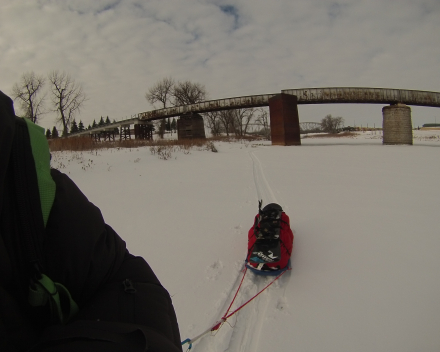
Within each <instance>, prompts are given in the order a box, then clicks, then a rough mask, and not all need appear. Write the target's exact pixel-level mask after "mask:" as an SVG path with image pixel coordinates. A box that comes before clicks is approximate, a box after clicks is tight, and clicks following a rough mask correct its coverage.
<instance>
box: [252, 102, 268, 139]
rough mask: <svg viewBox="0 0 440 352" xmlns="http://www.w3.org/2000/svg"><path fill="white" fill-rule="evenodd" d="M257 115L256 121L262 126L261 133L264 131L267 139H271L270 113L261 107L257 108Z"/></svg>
mask: <svg viewBox="0 0 440 352" xmlns="http://www.w3.org/2000/svg"><path fill="white" fill-rule="evenodd" d="M257 110H258V112H257V114H258V115H257V117H256V119H255V122H256V123H257V125H259V126H261V130H260V133H262V134H263V135H264V136H265V137H266V138H267V139H269V140H270V120H269V116H268V115H269V114H268V112H267V110H266V109H263V108H259V109H257Z"/></svg>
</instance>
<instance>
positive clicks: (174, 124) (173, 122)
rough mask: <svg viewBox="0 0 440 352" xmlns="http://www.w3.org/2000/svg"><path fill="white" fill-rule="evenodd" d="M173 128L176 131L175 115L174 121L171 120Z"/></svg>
mask: <svg viewBox="0 0 440 352" xmlns="http://www.w3.org/2000/svg"><path fill="white" fill-rule="evenodd" d="M171 129H173V130H174V131H177V122H176V119H175V118H174V117H173V121H172V122H171Z"/></svg>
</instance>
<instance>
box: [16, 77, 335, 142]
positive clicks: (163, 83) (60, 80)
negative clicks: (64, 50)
mask: <svg viewBox="0 0 440 352" xmlns="http://www.w3.org/2000/svg"><path fill="white" fill-rule="evenodd" d="M47 81H48V84H49V90H46V91H45V90H44V87H45V85H46V82H47ZM47 95H49V97H50V101H49V103H48V102H47ZM12 96H13V98H14V100H17V101H18V102H19V107H20V109H21V113H22V116H24V117H27V118H29V119H30V120H31V121H33V122H34V123H37V122H38V121H39V119H40V118H41V116H42V115H43V114H45V113H47V112H56V113H57V117H56V122H57V123H59V124H61V126H62V135H63V136H67V134H68V133H69V132H70V133H75V132H81V131H84V130H85V127H84V125H83V123H82V121H80V122H79V124H77V123H76V122H75V116H76V115H77V114H78V113H80V111H81V109H82V107H83V105H84V103H85V102H86V101H87V100H88V99H87V96H86V94H85V92H84V89H83V87H82V85H81V84H79V83H77V82H75V80H74V79H73V78H72V77H71V76H70V75H69V74H67V73H66V72H62V71H58V70H55V71H51V72H50V73H49V74H48V75H47V77H46V76H43V75H37V74H35V73H34V72H27V73H24V74H23V75H22V76H21V78H20V81H19V82H18V83H16V84H14V86H13V88H12ZM145 98H146V100H147V101H148V102H149V103H150V104H151V105H152V106H153V107H154V108H156V109H157V108H168V107H172V106H181V105H189V104H196V103H199V102H202V101H206V100H207V99H208V93H207V90H206V88H205V86H204V85H203V84H200V83H197V82H191V81H188V80H187V81H176V80H174V79H173V78H172V77H166V78H163V79H162V80H160V81H158V82H157V83H155V84H154V85H153V86H152V87H151V88H149V89H148V91H147V92H146V93H145ZM202 115H203V117H204V119H205V123H206V125H207V127H208V128H209V129H210V130H211V133H212V135H213V136H218V135H220V134H223V133H224V134H226V135H227V136H230V135H231V134H233V135H235V136H238V137H242V136H244V135H246V134H248V133H249V132H250V127H251V126H255V125H257V126H258V128H259V131H258V133H260V134H263V135H264V136H266V137H267V138H270V122H269V117H268V111H267V109H264V108H242V109H234V110H223V111H213V112H208V113H205V114H202ZM343 121H344V120H343V118H342V117H332V116H331V115H327V116H326V117H325V118H324V119H322V120H321V126H322V130H324V131H327V132H335V131H337V130H338V129H340V127H341V126H342V125H343ZM114 122H115V121H114ZM109 123H110V120H109V118H108V116H107V120H105V121H104V119H103V117H102V116H101V120H100V121H99V123H96V121H95V120H94V121H93V124H92V125H91V126H90V125H89V126H88V128H94V127H98V126H102V125H105V124H109ZM176 125H177V124H176V120H175V119H174V118H173V120H172V121H171V120H170V119H169V118H168V119H167V120H164V119H162V120H161V121H159V122H157V123H156V127H157V130H158V134H159V135H160V136H161V137H162V138H163V135H164V133H165V131H170V132H172V131H176V129H177V126H176ZM46 135H47V136H48V138H56V137H58V135H59V133H58V130H57V129H56V127H55V126H54V127H53V129H52V131H50V130H48V131H47V132H46Z"/></svg>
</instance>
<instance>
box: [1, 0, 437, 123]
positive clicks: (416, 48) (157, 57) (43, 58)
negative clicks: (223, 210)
mask: <svg viewBox="0 0 440 352" xmlns="http://www.w3.org/2000/svg"><path fill="white" fill-rule="evenodd" d="M438 33H440V2H439V1H438V0H417V1H411V0H368V1H359V0H356V1H355V0H347V1H324V0H298V1H293V0H277V1H272V2H269V1H267V0H252V1H249V0H247V1H244V0H230V1H223V0H149V1H140V0H94V1H87V0H77V1H71V0H23V1H14V0H0V90H2V91H3V92H5V93H6V94H8V95H10V94H11V92H12V87H13V85H14V84H15V83H17V82H19V81H20V78H21V76H22V75H23V74H24V73H26V72H30V71H32V72H35V73H36V74H39V75H45V76H47V74H48V73H49V72H51V71H53V70H59V71H64V72H66V73H68V74H69V75H71V77H72V78H73V79H74V80H75V81H76V82H77V83H79V84H81V85H82V86H83V88H84V91H85V93H86V94H87V96H88V100H87V102H86V103H85V105H84V107H83V109H82V110H81V114H80V115H78V116H77V117H76V119H77V121H78V120H82V121H83V122H84V124H85V125H86V126H87V125H88V124H90V123H92V121H93V120H94V119H95V120H96V121H98V120H99V119H100V117H101V116H104V117H106V116H109V118H110V119H111V120H112V121H113V120H114V119H115V120H120V119H124V118H127V117H130V116H132V115H134V114H137V113H140V112H145V111H150V110H153V109H154V107H153V106H151V105H150V104H149V103H148V102H147V100H146V99H145V93H146V92H147V91H148V89H149V88H150V87H152V86H153V85H154V84H155V83H157V82H158V81H160V80H161V79H163V78H165V77H172V78H174V79H175V80H177V81H179V80H180V81H184V80H190V81H193V82H198V83H201V84H203V85H205V87H206V89H207V92H208V95H209V98H210V99H221V98H229V97H237V96H246V95H258V94H273V93H280V92H281V90H283V89H292V88H312V87H344V86H345V87H351V86H352V87H378V88H398V89H415V90H426V91H435V92H438V91H440V83H439V82H440V69H439V67H440V36H439V35H438ZM47 88H48V84H46V89H47ZM49 100H50V99H49V95H48V96H47V103H49ZM49 107H50V106H49V104H47V108H48V109H49ZM382 107H383V106H382V105H353V104H350V105H347V104H346V105H344V104H332V105H329V104H327V105H313V106H299V108H298V109H299V114H300V121H303V122H304V121H314V122H319V121H320V120H321V119H322V118H323V117H324V116H325V115H327V114H332V115H333V116H342V117H343V118H344V119H345V125H351V126H352V125H356V126H360V125H363V126H366V125H367V124H369V125H370V126H372V125H373V124H374V125H375V126H381V124H382V112H381V109H382ZM17 110H18V109H17ZM17 112H19V111H17ZM412 117H413V124H414V125H415V126H417V125H422V124H423V123H433V122H435V121H436V122H440V109H438V108H429V107H413V108H412ZM55 118H56V115H55V114H54V113H47V114H46V115H45V116H44V118H43V119H42V120H41V122H40V123H41V125H42V126H43V127H46V128H51V127H52V126H53V125H54V124H55Z"/></svg>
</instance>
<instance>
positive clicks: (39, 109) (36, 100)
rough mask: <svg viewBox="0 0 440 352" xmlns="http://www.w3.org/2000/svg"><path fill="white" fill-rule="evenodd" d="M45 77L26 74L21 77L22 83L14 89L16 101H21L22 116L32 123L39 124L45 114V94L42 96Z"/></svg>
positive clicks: (31, 73)
mask: <svg viewBox="0 0 440 352" xmlns="http://www.w3.org/2000/svg"><path fill="white" fill-rule="evenodd" d="M44 83H45V79H44V76H38V75H36V74H35V73H34V72H26V73H24V74H23V76H21V79H20V82H19V83H15V84H14V86H13V87H12V96H13V97H14V100H17V99H18V100H19V106H20V109H21V110H22V115H23V116H24V117H27V118H28V119H30V120H31V121H32V122H34V123H37V121H38V120H39V118H40V115H41V114H43V104H44V98H45V94H42V88H43V86H44Z"/></svg>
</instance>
